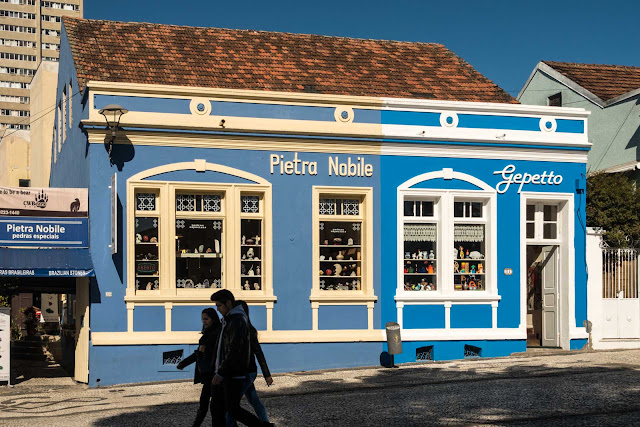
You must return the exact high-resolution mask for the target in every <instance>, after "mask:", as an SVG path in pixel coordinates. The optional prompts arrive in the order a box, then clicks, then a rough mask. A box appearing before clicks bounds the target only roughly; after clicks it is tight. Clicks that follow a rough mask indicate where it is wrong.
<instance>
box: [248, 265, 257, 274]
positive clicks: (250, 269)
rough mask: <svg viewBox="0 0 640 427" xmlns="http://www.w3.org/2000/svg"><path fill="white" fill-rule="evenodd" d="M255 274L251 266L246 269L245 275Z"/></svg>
mask: <svg viewBox="0 0 640 427" xmlns="http://www.w3.org/2000/svg"><path fill="white" fill-rule="evenodd" d="M255 274H256V273H254V271H253V266H251V267H250V268H249V271H247V276H255Z"/></svg>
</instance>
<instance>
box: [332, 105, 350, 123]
mask: <svg viewBox="0 0 640 427" xmlns="http://www.w3.org/2000/svg"><path fill="white" fill-rule="evenodd" d="M333 117H334V118H335V119H336V121H337V122H343V123H351V122H353V109H352V108H349V107H336V110H335V111H334V113H333Z"/></svg>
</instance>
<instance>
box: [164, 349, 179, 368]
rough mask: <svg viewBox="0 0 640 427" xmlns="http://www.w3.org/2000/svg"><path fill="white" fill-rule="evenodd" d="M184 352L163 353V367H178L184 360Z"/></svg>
mask: <svg viewBox="0 0 640 427" xmlns="http://www.w3.org/2000/svg"><path fill="white" fill-rule="evenodd" d="M183 354H184V350H174V351H165V352H163V353H162V364H163V365H177V364H178V363H180V361H181V360H182V356H183Z"/></svg>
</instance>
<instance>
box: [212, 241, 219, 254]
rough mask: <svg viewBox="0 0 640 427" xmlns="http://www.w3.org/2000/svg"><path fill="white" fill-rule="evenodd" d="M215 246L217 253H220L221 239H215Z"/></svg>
mask: <svg viewBox="0 0 640 427" xmlns="http://www.w3.org/2000/svg"><path fill="white" fill-rule="evenodd" d="M213 247H214V248H215V251H216V253H217V254H219V253H220V240H218V239H215V240H214V241H213Z"/></svg>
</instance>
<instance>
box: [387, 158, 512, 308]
mask: <svg viewBox="0 0 640 427" xmlns="http://www.w3.org/2000/svg"><path fill="white" fill-rule="evenodd" d="M437 178H440V179H442V178H443V179H445V181H446V180H452V179H457V180H461V181H466V182H469V183H471V184H473V185H475V186H476V187H479V188H480V190H446V189H442V190H441V189H422V188H414V186H415V185H416V184H419V183H421V182H424V181H428V180H431V179H437ZM405 199H409V200H415V199H427V200H437V203H436V204H435V205H434V216H435V217H436V218H437V224H438V226H437V227H438V231H437V239H438V241H437V242H436V248H437V252H438V253H437V254H436V258H437V260H438V262H437V264H436V274H437V276H436V277H437V289H436V290H435V291H405V290H404V270H403V269H404V224H405V217H404V201H405ZM454 201H482V202H483V217H484V220H480V219H479V218H454V216H453V213H454V212H453V209H454V208H453V203H454ZM436 212H437V213H436ZM413 218H416V219H418V218H420V217H413ZM424 219H425V220H427V221H430V222H431V219H429V218H424ZM433 222H436V221H433ZM465 222H467V223H479V222H482V223H484V224H485V239H486V240H485V252H486V253H485V254H484V255H485V267H486V275H485V290H483V291H479V290H475V291H471V290H468V291H461V290H458V291H456V290H455V289H454V274H453V262H454V260H455V257H454V255H453V253H452V250H451V249H452V248H453V247H454V246H453V245H454V224H455V223H458V224H461V223H465ZM497 242H498V239H497V192H496V190H495V189H494V188H493V187H491V186H489V185H488V184H486V183H485V182H483V181H481V180H479V179H477V178H475V177H473V176H471V175H467V174H464V173H461V172H454V171H453V170H452V169H443V170H442V171H435V172H428V173H425V174H422V175H419V176H416V177H414V178H412V179H410V180H408V181H406V182H405V183H403V184H401V185H400V186H399V187H398V200H397V256H396V259H397V263H396V271H397V288H396V297H395V299H396V302H397V306H398V310H399V317H398V318H399V319H401V318H402V317H401V315H400V314H401V310H402V308H403V306H404V305H403V304H404V303H410V304H411V303H445V306H447V304H449V305H450V303H452V302H465V303H479V304H480V303H497V301H499V300H500V295H499V292H498V280H497V278H498V271H497ZM495 307H497V306H495V304H494V308H495ZM494 311H495V310H494Z"/></svg>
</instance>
